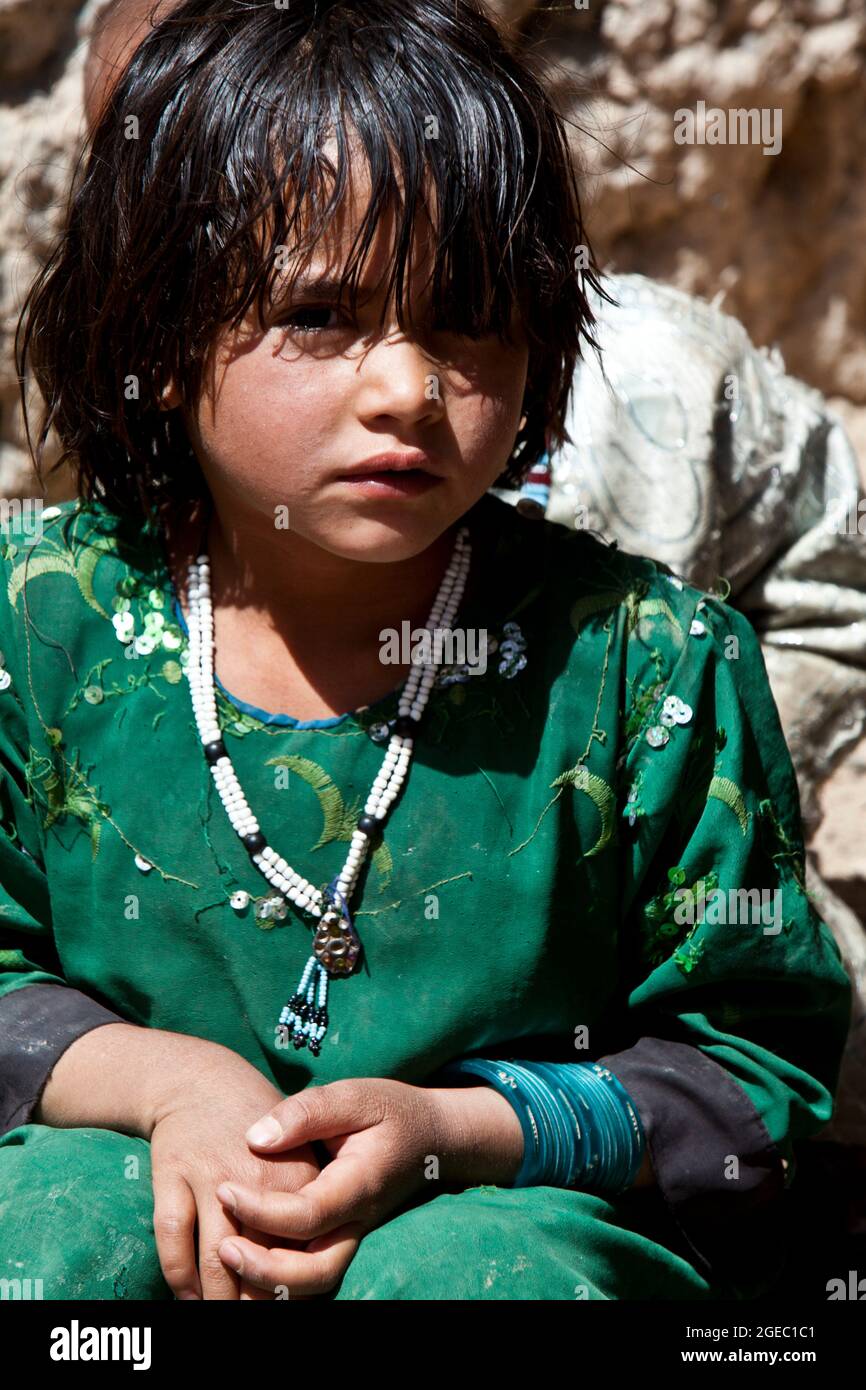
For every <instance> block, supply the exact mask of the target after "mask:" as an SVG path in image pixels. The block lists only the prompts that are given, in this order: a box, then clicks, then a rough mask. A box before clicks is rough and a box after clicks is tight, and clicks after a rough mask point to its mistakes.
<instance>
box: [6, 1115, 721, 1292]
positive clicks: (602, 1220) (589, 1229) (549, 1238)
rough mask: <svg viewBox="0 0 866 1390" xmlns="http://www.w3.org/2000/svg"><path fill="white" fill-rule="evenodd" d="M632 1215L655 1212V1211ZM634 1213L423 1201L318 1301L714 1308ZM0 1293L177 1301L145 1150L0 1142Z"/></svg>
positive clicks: (564, 1201)
mask: <svg viewBox="0 0 866 1390" xmlns="http://www.w3.org/2000/svg"><path fill="white" fill-rule="evenodd" d="M640 1209H641V1210H642V1211H645V1212H649V1213H652V1212H654V1210H655V1209H654V1208H653V1206H652V1199H650V1202H649V1204H647V1203H644V1204H643V1206H642V1207H641V1208H640ZM636 1210H637V1208H636V1207H635V1206H634V1201H633V1198H632V1199H624V1200H623V1201H620V1200H616V1199H614V1200H611V1201H608V1200H606V1199H604V1198H602V1197H598V1196H595V1195H593V1194H591V1193H587V1192H579V1191H572V1190H568V1189H564V1188H554V1187H528V1188H500V1187H493V1186H481V1187H472V1188H467V1189H466V1190H465V1191H463V1192H450V1191H447V1192H442V1193H440V1194H439V1195H438V1196H431V1197H425V1195H424V1194H421V1195H420V1197H419V1198H418V1199H416V1200H415V1201H414V1202H413V1203H412V1204H410V1205H408V1206H407V1207H404V1208H403V1209H401V1210H399V1211H397V1212H396V1213H395V1214H394V1215H393V1216H392V1217H391V1219H390V1220H388V1221H386V1222H385V1223H384V1224H383V1225H382V1226H379V1227H377V1228H376V1229H375V1230H373V1231H370V1232H369V1233H368V1234H367V1235H366V1236H365V1237H364V1239H363V1240H362V1241H361V1244H360V1246H359V1248H358V1251H357V1253H356V1255H355V1257H354V1259H353V1260H352V1263H351V1264H350V1265H349V1268H348V1270H347V1271H346V1273H345V1275H344V1276H343V1279H342V1280H341V1282H340V1284H339V1286H338V1287H337V1288H336V1289H334V1290H333V1291H331V1292H330V1293H328V1294H325V1295H320V1296H319V1300H330V1299H340V1300H347V1299H373V1300H409V1299H416V1300H418V1299H421V1300H426V1299H459V1300H467V1301H475V1300H486V1299H497V1300H517V1299H533V1300H552V1299H556V1300H565V1299H567V1300H579V1301H583V1300H600V1299H629V1298H636V1299H646V1298H652V1299H662V1300H669V1299H712V1298H714V1297H717V1296H718V1294H717V1292H716V1291H715V1290H713V1289H711V1288H710V1287H709V1286H708V1285H707V1283H706V1281H705V1280H704V1279H703V1278H702V1277H701V1276H700V1275H699V1274H698V1273H697V1271H696V1270H695V1269H694V1268H693V1267H692V1265H691V1264H690V1263H689V1262H688V1260H687V1259H686V1258H684V1257H683V1254H682V1253H677V1251H676V1249H673V1248H668V1246H669V1245H671V1244H672V1242H671V1241H670V1234H671V1232H670V1229H669V1227H668V1224H667V1223H666V1220H665V1218H664V1217H662V1216H658V1215H652V1214H651V1215H650V1216H649V1217H647V1218H646V1219H643V1220H636ZM636 1227H637V1228H639V1229H640V1232H641V1233H639V1229H636ZM647 1237H649V1239H647ZM3 1280H6V1281H7V1282H6V1283H5V1284H4V1283H2V1282H0V1297H3V1298H15V1297H18V1298H22V1297H24V1298H26V1297H31V1298H33V1297H37V1298H39V1297H41V1298H44V1299H145V1300H154V1299H170V1298H173V1294H172V1292H171V1290H170V1289H169V1287H168V1285H167V1284H166V1282H165V1280H164V1279H163V1276H162V1271H161V1269H160V1264H159V1259H158V1256H157V1250H156V1242H155V1239H154V1234H153V1195H152V1187H151V1173H150V1145H149V1144H148V1143H147V1142H146V1141H145V1140H143V1139H136V1138H132V1137H130V1136H129V1135H125V1134H118V1133H116V1132H114V1131H112V1130H106V1129H54V1128H51V1127H49V1126H46V1125H21V1126H19V1127H18V1128H17V1129H14V1130H10V1131H9V1133H8V1134H5V1135H3V1136H2V1137H0V1281H3ZM28 1281H29V1283H28ZM319 1300H316V1301H319Z"/></svg>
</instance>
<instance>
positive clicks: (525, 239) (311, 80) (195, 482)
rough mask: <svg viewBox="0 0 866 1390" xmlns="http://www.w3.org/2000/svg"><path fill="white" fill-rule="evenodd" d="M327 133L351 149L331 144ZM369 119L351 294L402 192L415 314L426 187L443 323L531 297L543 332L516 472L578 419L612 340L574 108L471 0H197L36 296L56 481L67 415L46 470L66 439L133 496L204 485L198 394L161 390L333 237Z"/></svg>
mask: <svg viewBox="0 0 866 1390" xmlns="http://www.w3.org/2000/svg"><path fill="white" fill-rule="evenodd" d="M329 136H335V137H336V140H337V144H338V157H337V162H336V170H335V173H334V171H333V170H330V171H329V168H328V167H326V166H325V164H323V161H322V156H321V149H322V145H323V143H324V141H325V140H326V139H327V138H328V137H329ZM355 136H357V137H358V138H359V140H360V147H361V149H362V150H363V152H364V155H365V157H366V159H367V161H368V164H369V171H370V183H371V190H372V193H371V198H370V202H369V206H368V209H367V214H366V217H365V219H364V221H363V223H362V225H361V227H360V229H359V237H358V241H357V243H356V247H355V251H354V254H353V255H352V256H351V257H350V259H349V261H348V263H347V265H346V266H345V267H344V268H343V269H344V275H343V281H342V285H341V297H342V294H345V295H346V296H347V301H346V302H347V303H348V304H349V305H350V306H351V308H352V311H353V312H354V310H355V308H356V301H355V294H356V289H355V284H356V281H357V276H358V272H359V270H360V269H362V268H363V262H364V259H365V254H366V251H367V248H368V247H369V246H370V245H371V243H372V241H373V237H374V235H375V232H376V226H377V223H378V220H379V218H380V216H381V215H382V213H383V211H385V210H386V209H387V208H388V207H393V208H394V212H395V221H394V228H395V232H394V238H393V247H392V249H393V252H394V254H393V255H392V257H391V259H390V262H389V264H388V267H387V272H388V296H389V297H390V295H391V294H392V292H393V295H394V299H395V307H396V314H397V319H398V322H399V324H400V327H401V330H403V329H405V328H406V326H407V323H408V322H409V317H408V305H407V303H406V302H405V301H406V298H407V297H408V295H407V291H408V284H407V278H406V270H407V254H408V252H409V249H410V245H411V241H412V232H413V224H414V219H415V216H416V213H417V208H418V206H419V204H420V205H422V206H426V207H427V208H428V211H429V213H430V215H431V218H432V220H433V226H434V234H435V241H436V260H435V265H434V266H433V274H432V282H431V286H430V297H431V307H432V311H433V313H434V314H435V318H436V321H437V326H438V327H440V328H442V329H448V330H451V331H458V332H470V333H478V332H480V331H482V330H483V331H485V332H488V333H490V332H493V333H496V334H497V335H498V336H499V337H500V340H501V341H503V342H507V341H508V334H509V324H510V320H511V317H512V312H513V309H514V306H515V304H516V305H517V307H518V310H519V316H520V318H521V320H522V323H523V327H524V328H525V331H526V333H527V336H528V339H529V349H530V358H529V374H528V378H527V393H526V399H525V407H524V408H525V411H526V413H527V415H528V420H527V424H526V427H525V429H524V430H523V431H521V433H520V434H519V435H518V438H517V440H516V444H517V446H518V447H519V449H520V454H519V457H518V458H517V459H516V460H512V461H511V462H510V463H509V465H508V468H507V470H506V473H505V474H503V476H502V478H501V479H500V480H499V481H500V484H504V485H508V484H514V483H517V482H519V481H520V479H521V478H522V477H523V476H525V472H526V469H527V468H528V467H529V465H531V463H532V462H534V461H535V460H536V459H537V458H538V456H539V455H540V454H542V453H543V452H544V450H545V448H546V447H548V446H549V447H558V446H559V445H561V444H562V443H563V442H564V441H565V440H566V439H567V438H568V435H567V433H566V430H565V423H564V421H565V410H566V404H567V399H568V395H569V391H570V388H571V383H572V377H573V373H574V369H575V366H576V363H577V360H578V358H579V357H580V356H581V355H582V352H581V349H582V341H583V340H586V341H587V342H589V343H593V344H594V339H593V336H592V332H591V328H592V324H593V323H594V318H593V315H592V312H591V309H590V305H589V301H588V296H587V287H588V286H591V287H592V289H594V290H595V291H596V292H599V293H603V291H602V290H601V285H600V283H599V279H598V270H597V266H596V263H595V260H594V257H593V254H592V250H591V248H590V247H589V245H588V242H587V238H586V236H585V234H584V229H583V223H582V218H581V211H580V200H579V193H578V187H577V178H576V175H575V172H574V165H573V161H572V156H571V154H570V151H569V146H568V139H567V135H566V131H565V127H564V125H563V122H562V119H561V118H560V117H559V115H558V114H557V113H556V111H555V109H554V107H553V106H552V104H551V102H550V100H549V98H548V97H547V95H546V94H545V91H544V88H543V87H542V85H541V81H540V79H539V78H538V76H536V75H535V74H534V72H533V71H532V67H531V64H530V63H529V62H528V61H527V60H526V59H520V58H518V57H516V56H515V55H514V54H513V53H511V52H510V51H509V49H508V47H507V45H506V43H505V41H504V39H503V37H502V36H501V35H500V33H499V31H498V30H497V29H496V28H495V26H494V25H493V24H492V23H491V21H490V20H489V18H488V17H487V16H486V15H485V13H484V11H483V10H482V8H481V7H480V4H479V3H477V0H291V3H290V4H289V5H288V7H287V8H285V9H281V8H276V7H275V5H274V4H273V3H272V0H267V3H257V2H256V0H182V3H180V4H179V5H178V6H177V7H176V8H175V9H173V10H169V11H168V12H166V13H165V14H164V16H163V17H162V18H159V19H158V21H157V23H156V25H155V27H152V28H151V29H150V30H149V31H148V32H147V33H146V35H145V37H144V39H143V40H142V41H141V43H140V44H139V45H138V47H137V48H136V49H135V51H134V53H133V55H132V56H131V58H130V60H129V62H128V65H127V67H126V69H125V71H124V72H123V74H122V75H121V77H120V79H119V81H118V82H117V84H116V86H115V88H114V91H113V93H112V95H111V97H110V100H109V101H108V102H107V104H106V105H105V107H104V108H103V111H102V115H101V117H100V119H99V122H98V124H97V126H96V129H95V130H94V132H93V134H92V137H91V140H90V142H89V144H88V145H87V146H86V147H85V148H84V150H83V151H82V155H81V158H80V160H79V164H78V167H77V169H76V172H75V176H74V178H73V181H72V188H71V191H70V195H69V209H68V213H67V216H66V223H65V227H64V230H63V232H62V234H61V237H60V239H59V241H58V244H57V246H56V248H55V249H54V252H53V254H52V256H51V258H50V259H49V261H48V263H47V264H46V266H45V267H44V268H43V270H42V271H41V272H40V274H39V275H38V276H37V278H36V280H35V281H34V283H33V285H32V287H31V289H30V292H29V294H28V297H27V300H26V302H25V305H24V308H23V310H22V313H21V318H20V320H19V324H18V331H17V333H16V341H15V352H16V364H17V366H18V371H19V376H20V377H21V380H22V401H23V402H24V406H25V419H26V418H27V412H26V399H25V396H26V384H25V371H26V370H27V368H28V364H29V368H30V369H32V372H33V375H34V376H35V378H36V380H37V382H38V384H39V387H40V389H41V391H42V394H43V397H44V400H45V403H46V409H45V414H44V417H43V420H42V422H41V427H40V432H39V436H38V439H37V444H36V449H35V451H34V448H33V441H32V437H31V431H30V426H29V420H28V421H27V438H28V445H29V447H30V450H31V454H32V455H33V457H34V460H35V464H36V471H37V475H38V476H39V478H40V482H43V479H42V474H41V466H42V462H43V455H44V452H45V445H46V440H47V437H48V434H49V431H50V429H51V427H54V429H55V430H56V431H57V434H58V436H59V439H60V441H61V444H62V453H61V455H60V457H59V459H58V460H57V462H56V463H55V464H54V468H53V469H52V471H54V469H56V468H59V467H60V466H61V465H62V464H63V463H65V462H69V463H70V464H71V466H72V468H73V470H74V473H75V475H76V481H77V485H78V490H79V493H80V494H81V495H82V496H84V497H87V498H93V497H97V496H98V497H102V498H103V499H104V500H105V502H106V503H107V504H108V505H109V506H111V507H112V508H113V509H114V510H115V511H117V512H119V513H121V514H123V515H128V516H132V515H136V514H137V515H138V516H139V517H140V516H141V515H142V513H144V514H145V515H148V514H151V511H152V509H155V510H156V511H159V510H160V509H162V508H163V507H164V506H167V507H169V508H170V509H171V510H174V509H175V508H179V507H188V505H189V504H190V503H195V502H196V501H198V500H200V499H202V498H203V496H204V495H205V493H206V484H205V482H204V479H203V476H202V474H201V470H200V468H199V466H198V462H197V460H196V458H195V455H194V453H193V451H192V448H191V445H190V442H189V439H188V437H187V432H186V427H185V424H184V421H183V416H182V413H181V409H179V408H178V409H174V410H169V411H166V410H160V409H159V397H160V392H161V390H162V389H163V388H164V387H165V386H166V385H168V383H169V381H170V380H173V381H174V382H175V384H176V385H177V387H178V388H179V390H180V393H181V398H182V400H183V401H185V402H187V403H189V404H191V403H193V402H195V401H196V400H197V399H198V398H199V395H200V391H201V386H202V379H203V371H204V367H205V364H206V359H207V355H208V352H209V349H210V348H211V346H212V345H213V342H214V339H215V337H216V336H217V334H218V333H219V332H220V330H221V328H222V326H223V325H226V324H231V326H232V327H236V326H237V325H238V324H239V323H240V322H241V320H242V319H243V318H244V316H245V314H246V313H247V312H248V310H249V307H250V305H251V304H252V303H253V302H254V301H257V303H258V312H259V314H260V315H262V314H264V313H265V312H266V311H267V305H268V302H269V295H270V293H271V292H272V290H274V287H275V285H276V283H277V280H279V281H280V282H281V284H280V288H279V293H280V294H282V293H284V292H285V290H286V289H288V288H290V285H289V286H286V283H285V282H286V280H287V279H290V277H287V276H286V275H285V273H284V272H279V271H277V269H276V268H275V267H276V260H278V259H279V258H278V257H277V258H275V255H274V252H275V250H276V248H278V247H283V248H285V247H288V248H289V250H290V253H291V256H292V258H293V264H294V257H295V256H298V257H302V256H303V254H304V253H305V251H306V250H308V249H311V248H312V246H313V245H315V243H316V241H317V240H318V239H319V237H320V235H321V231H322V228H323V227H327V225H328V222H329V220H330V218H331V217H332V215H333V209H334V207H335V206H336V205H337V204H338V203H339V201H340V198H341V196H342V194H343V192H344V190H345V186H346V176H347V167H348V165H349V163H350V160H351V157H352V155H351V150H350V148H349V144H348V139H349V138H354V137H355ZM329 172H330V173H331V174H332V175H333V183H332V184H329V180H328V175H329ZM395 175H396V178H395ZM397 179H399V181H400V184H402V196H401V189H400V186H399V184H398V182H397ZM428 180H429V183H430V184H431V185H432V188H433V191H434V198H435V206H434V207H433V208H430V205H429V203H425V202H424V193H425V182H426V181H428ZM329 200H330V201H329ZM580 247H584V248H586V249H585V252H584V253H583V254H580V253H579V248H580ZM283 254H284V253H283ZM136 392H137V394H136ZM43 486H44V482H43Z"/></svg>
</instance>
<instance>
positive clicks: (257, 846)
mask: <svg viewBox="0 0 866 1390" xmlns="http://www.w3.org/2000/svg"><path fill="white" fill-rule="evenodd" d="M241 843H242V844H244V845H246V847H247V852H248V853H249V854H261V852H262V850H263V849H266V848H267V844H268V842H267V840H266V839H265V837H264V835H263V834H262V832H261V831H260V830H256V831H253V832H252V833H251V834H249V835H242V836H241Z"/></svg>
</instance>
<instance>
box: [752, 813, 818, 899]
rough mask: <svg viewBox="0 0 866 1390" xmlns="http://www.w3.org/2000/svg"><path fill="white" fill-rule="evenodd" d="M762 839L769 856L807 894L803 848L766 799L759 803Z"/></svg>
mask: <svg viewBox="0 0 866 1390" xmlns="http://www.w3.org/2000/svg"><path fill="white" fill-rule="evenodd" d="M758 815H759V817H760V824H761V831H762V838H763V841H764V846H765V848H766V850H767V853H768V855H769V856H770V858H771V859H772V860H773V862H774V863H776V864H778V865H779V868H780V871H781V872H782V873H783V874H784V875H785V876H786V877H789V878H790V879H791V880H792V881H793V883H794V886H795V887H796V888H797V889H799V891H800V892H802V893H805V892H806V870H805V865H804V862H803V850H802V846H801V845H799V844H797V843H796V842H794V841H793V840H791V839H790V838H789V836H788V834H787V832H786V830H785V827H784V826H783V825H782V823H781V821H780V820H779V818H778V816H777V815H776V811H775V808H774V806H773V803H772V802H771V801H770V800H769V799H766V800H764V801H760V802H759V803H758Z"/></svg>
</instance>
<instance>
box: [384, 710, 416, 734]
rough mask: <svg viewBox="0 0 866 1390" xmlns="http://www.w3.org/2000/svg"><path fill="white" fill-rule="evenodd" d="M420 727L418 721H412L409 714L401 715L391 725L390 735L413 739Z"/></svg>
mask: <svg viewBox="0 0 866 1390" xmlns="http://www.w3.org/2000/svg"><path fill="white" fill-rule="evenodd" d="M420 727H421V721H420V719H413V718H412V715H411V714H401V715H400V717H399V719H395V720H394V723H393V724H392V725H391V733H392V734H397V735H398V736H399V737H400V738H414V737H415V735H416V734H417V732H418V730H419V728H420Z"/></svg>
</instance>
